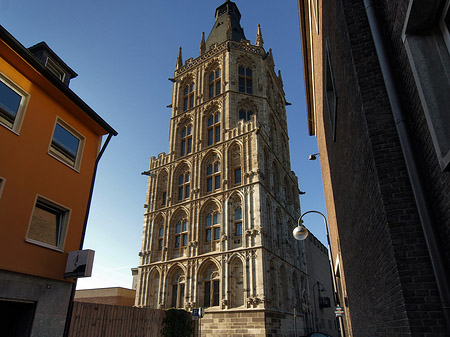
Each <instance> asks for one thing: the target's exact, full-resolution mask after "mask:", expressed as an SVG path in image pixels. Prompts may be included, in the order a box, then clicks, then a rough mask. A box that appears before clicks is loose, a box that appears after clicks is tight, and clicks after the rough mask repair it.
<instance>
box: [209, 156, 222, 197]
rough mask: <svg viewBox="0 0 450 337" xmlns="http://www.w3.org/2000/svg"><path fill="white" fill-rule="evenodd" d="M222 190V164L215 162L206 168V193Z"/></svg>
mask: <svg viewBox="0 0 450 337" xmlns="http://www.w3.org/2000/svg"><path fill="white" fill-rule="evenodd" d="M219 188H220V162H219V161H215V162H214V163H211V164H209V165H208V166H207V167H206V192H212V191H215V190H217V189H219Z"/></svg>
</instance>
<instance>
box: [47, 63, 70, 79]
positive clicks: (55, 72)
mask: <svg viewBox="0 0 450 337" xmlns="http://www.w3.org/2000/svg"><path fill="white" fill-rule="evenodd" d="M45 67H46V68H47V69H48V70H50V72H51V73H52V74H53V75H55V76H56V77H57V78H58V80H60V81H61V82H64V79H65V77H66V74H65V73H64V71H63V70H62V69H61V68H60V67H59V66H58V65H57V64H56V62H55V61H53V60H52V59H51V58H47V61H46V62H45Z"/></svg>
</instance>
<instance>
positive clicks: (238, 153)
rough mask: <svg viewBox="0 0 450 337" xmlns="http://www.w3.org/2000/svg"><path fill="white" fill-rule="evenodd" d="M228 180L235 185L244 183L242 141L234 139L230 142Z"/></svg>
mask: <svg viewBox="0 0 450 337" xmlns="http://www.w3.org/2000/svg"><path fill="white" fill-rule="evenodd" d="M228 163H229V167H228V172H229V178H228V181H229V182H231V184H232V185H233V186H237V185H240V184H241V183H242V143H241V142H239V141H234V142H232V143H231V144H230V147H229V149H228Z"/></svg>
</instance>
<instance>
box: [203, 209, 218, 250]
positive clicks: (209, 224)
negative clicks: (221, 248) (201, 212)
mask: <svg viewBox="0 0 450 337" xmlns="http://www.w3.org/2000/svg"><path fill="white" fill-rule="evenodd" d="M220 220H221V219H220V213H219V212H217V211H213V212H211V213H208V214H207V215H206V218H205V241H206V242H211V243H215V242H217V241H219V240H220Z"/></svg>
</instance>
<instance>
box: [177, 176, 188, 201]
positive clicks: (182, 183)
mask: <svg viewBox="0 0 450 337" xmlns="http://www.w3.org/2000/svg"><path fill="white" fill-rule="evenodd" d="M190 180H191V175H190V173H189V171H187V172H183V173H181V174H180V175H179V176H178V201H182V200H184V199H187V198H189V197H190V194H191V188H190V187H191V186H190Z"/></svg>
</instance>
